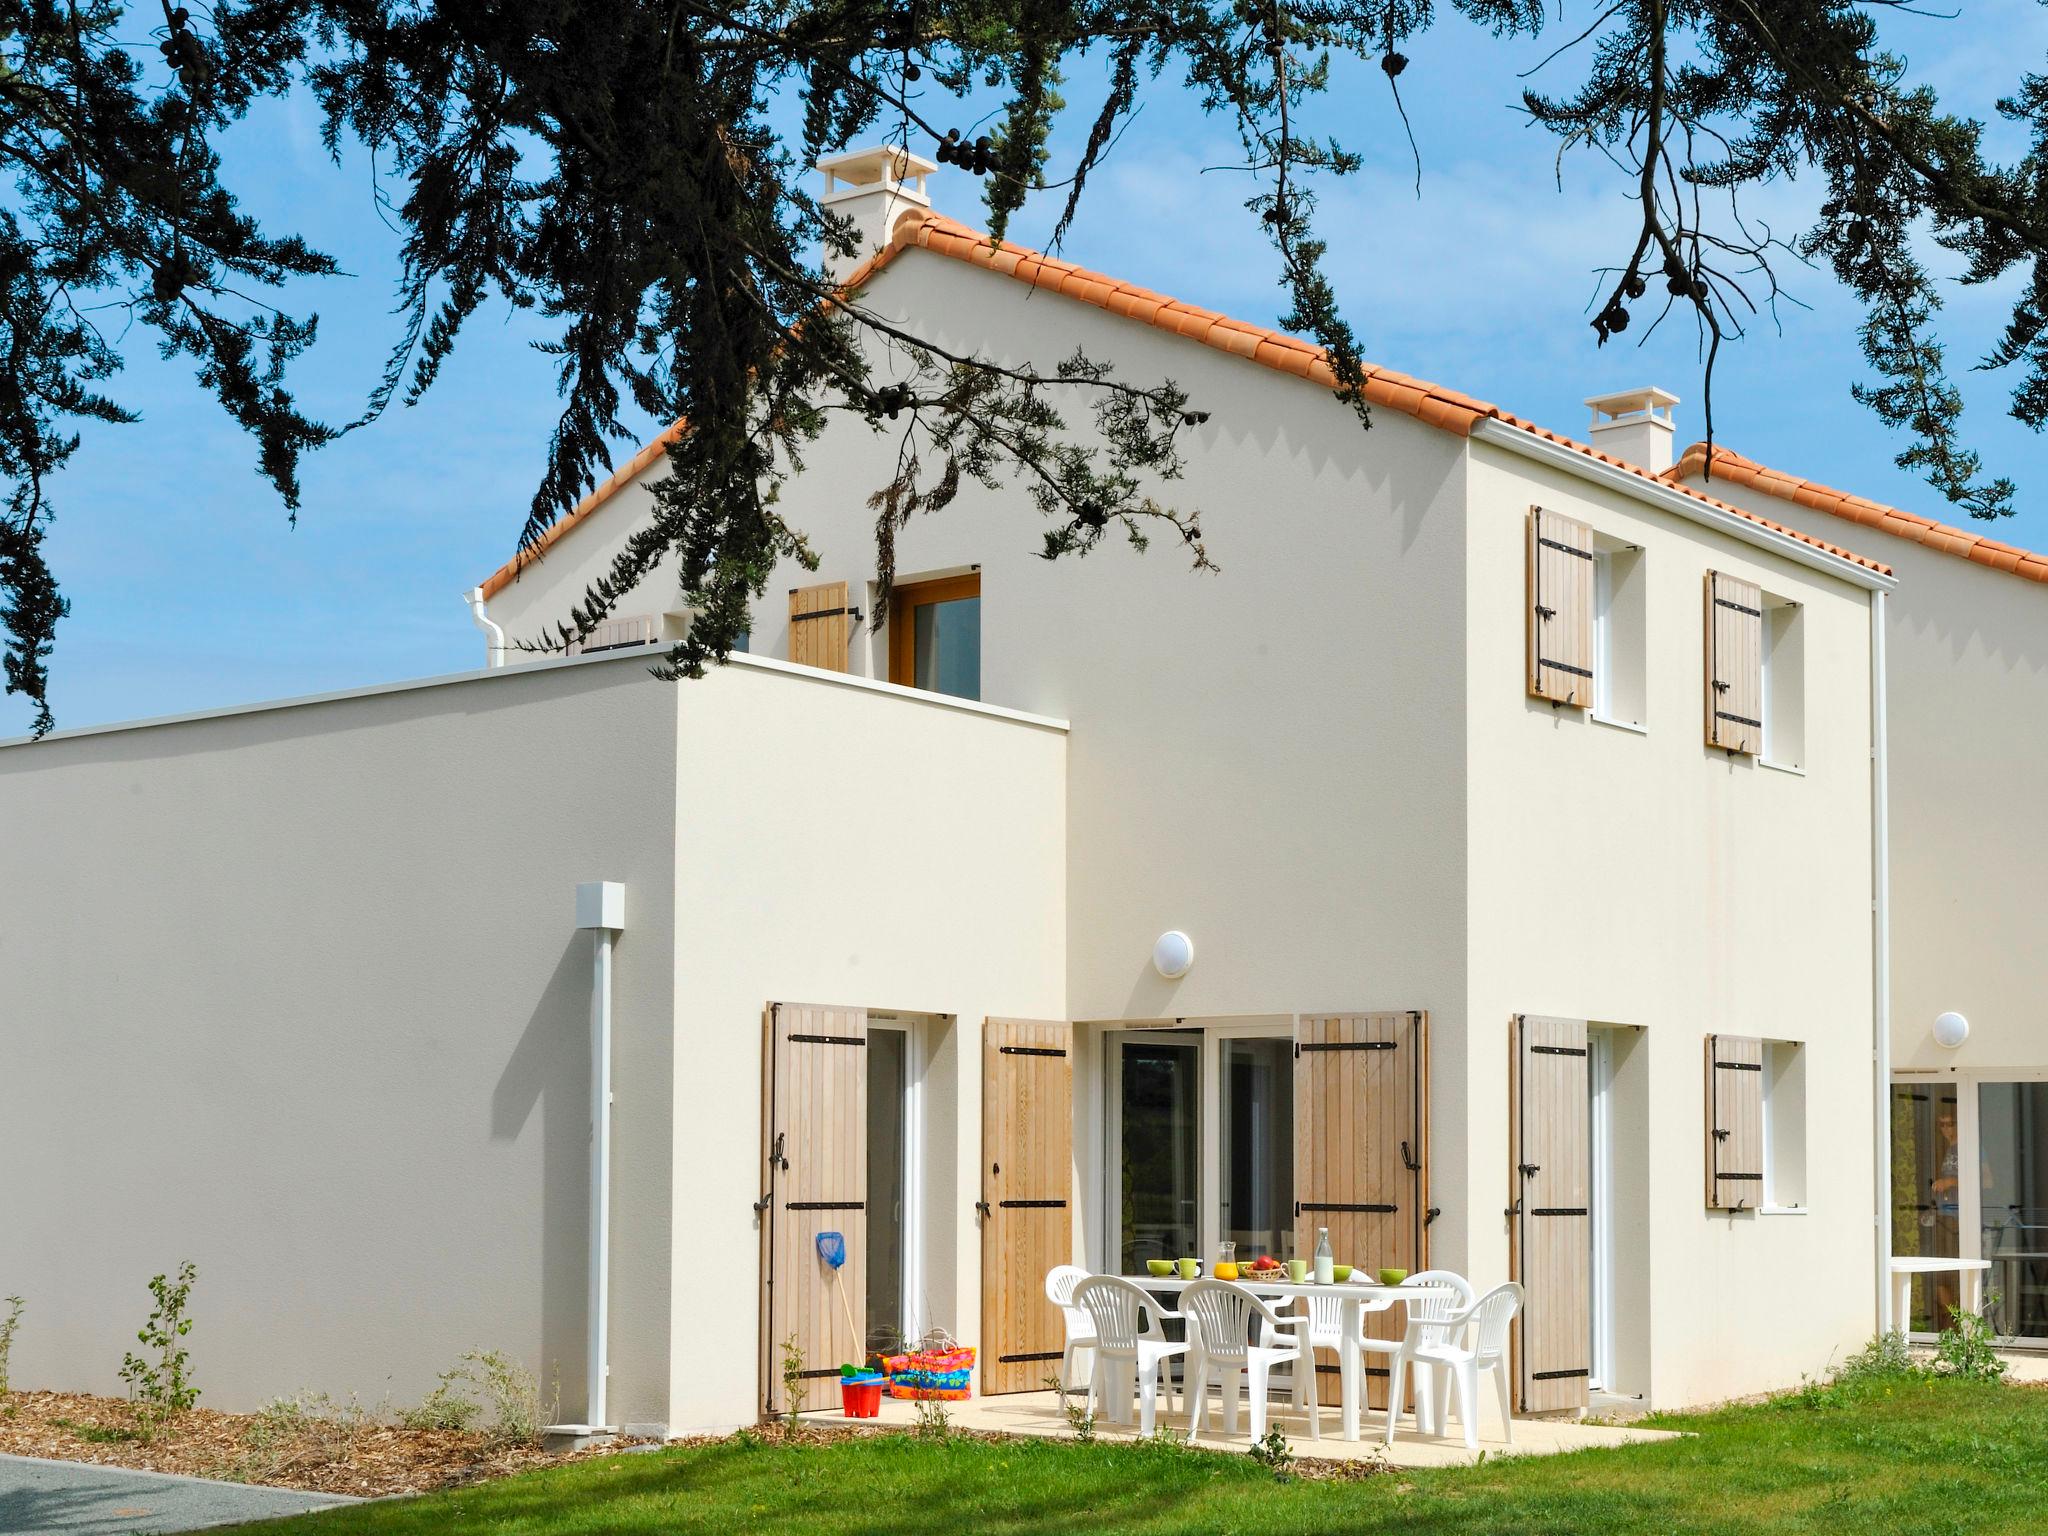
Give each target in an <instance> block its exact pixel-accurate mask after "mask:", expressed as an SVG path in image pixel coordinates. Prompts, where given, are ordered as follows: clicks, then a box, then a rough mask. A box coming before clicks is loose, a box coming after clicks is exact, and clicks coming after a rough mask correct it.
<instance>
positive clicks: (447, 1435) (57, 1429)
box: [0, 1392, 627, 1498]
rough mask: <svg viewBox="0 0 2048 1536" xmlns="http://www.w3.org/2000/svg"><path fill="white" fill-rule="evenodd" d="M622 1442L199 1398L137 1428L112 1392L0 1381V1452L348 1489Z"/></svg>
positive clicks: (488, 1470) (561, 1456)
mask: <svg viewBox="0 0 2048 1536" xmlns="http://www.w3.org/2000/svg"><path fill="white" fill-rule="evenodd" d="M624 1443H627V1442H621V1441H614V1442H612V1443H611V1444H610V1445H608V1446H605V1447H602V1448H599V1449H595V1450H588V1451H571V1452H553V1451H546V1450H542V1449H541V1448H540V1447H539V1446H537V1445H503V1444H498V1443H494V1441H493V1439H492V1437H491V1436H489V1435H486V1434H481V1433H476V1432H471V1431H465V1430H446V1429H406V1428H403V1427H402V1426H400V1425H396V1424H388V1423H381V1422H377V1421H374V1420H370V1419H367V1418H361V1419H353V1420H352V1419H350V1418H348V1417H346V1416H344V1417H340V1418H336V1417H323V1416H318V1415H306V1416H299V1417H296V1418H287V1419H284V1420H280V1419H278V1418H277V1417H275V1416H266V1415H262V1414H253V1413H216V1412H214V1411H213V1410H212V1409H210V1408H192V1409H188V1410H187V1411H186V1412H184V1413H182V1414H180V1415H178V1417H177V1418H176V1419H175V1420H173V1421H172V1423H171V1424H170V1425H168V1426H167V1427H165V1428H164V1429H163V1430H161V1431H160V1432H159V1433H158V1434H157V1435H156V1436H155V1437H154V1438H153V1439H148V1440H144V1439H142V1438H140V1436H139V1432H138V1430H137V1427H136V1418H135V1413H134V1410H133V1408H132V1407H131V1406H130V1405H129V1404H128V1403H127V1402H126V1401H125V1400H123V1399H121V1398H118V1397H94V1396H90V1395H88V1394H85V1393H78V1392H10V1393H8V1394H7V1396H5V1397H4V1398H0V1452H6V1453H7V1454H9V1455H14V1456H46V1457H52V1458H55V1459H56V1460H59V1461H91V1462H97V1463H99V1464H100V1465H102V1466H109V1467H138V1468H141V1469H143V1470H145V1471H149V1472H176V1473H181V1474H183V1475H185V1476H187V1477H212V1478H220V1479H223V1480H225V1481H228V1482H237V1483H262V1484H267V1485H268V1486H271V1487H274V1488H299V1489H306V1490H310V1491H312V1492H316V1493H345V1494H353V1495H355V1496H357V1497H359V1498H376V1497H378V1496H380V1495H384V1494H393V1493H425V1492H428V1491H430V1490H432V1489H436V1488H452V1487H458V1486H460V1485H462V1484H464V1483H473V1482H480V1481H482V1480H483V1479H485V1478H493V1477H505V1476H509V1475H510V1474H511V1473H514V1472H526V1471H531V1470H532V1469H534V1468H536V1467H549V1466H559V1465H562V1464H564V1463H567V1462H571V1461H577V1460H581V1459H583V1458H584V1457H588V1456H597V1455H604V1454H607V1453H608V1452H609V1451H612V1450H616V1449H617V1448H618V1447H619V1445H621V1444H624Z"/></svg>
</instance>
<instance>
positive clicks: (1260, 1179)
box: [1219, 1036, 1294, 1259]
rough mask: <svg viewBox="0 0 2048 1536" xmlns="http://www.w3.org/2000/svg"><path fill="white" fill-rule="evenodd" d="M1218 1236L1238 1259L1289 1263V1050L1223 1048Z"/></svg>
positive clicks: (1276, 1043)
mask: <svg viewBox="0 0 2048 1536" xmlns="http://www.w3.org/2000/svg"><path fill="white" fill-rule="evenodd" d="M1221 1046H1222V1071H1223V1081H1222V1117H1221V1119H1222V1123H1221V1126H1220V1129H1221V1132H1222V1138H1221V1140H1222V1145H1221V1154H1222V1163H1223V1166H1222V1169H1221V1178H1220V1180H1219V1182H1220V1183H1221V1184H1222V1186H1223V1207H1222V1212H1221V1215H1222V1221H1221V1223H1220V1226H1221V1228H1222V1232H1223V1237H1224V1239H1225V1240H1226V1241H1228V1242H1234V1243H1236V1244H1237V1254H1238V1257H1239V1258H1241V1259H1255V1258H1257V1257H1258V1256H1259V1255H1260V1254H1262V1253H1270V1254H1271V1255H1272V1256H1273V1257H1274V1258H1276V1259H1286V1258H1292V1257H1293V1256H1294V1045H1293V1042H1292V1041H1291V1040H1286V1039H1238V1038H1232V1037H1228V1036H1226V1037H1225V1038H1224V1039H1223V1040H1222V1042H1221Z"/></svg>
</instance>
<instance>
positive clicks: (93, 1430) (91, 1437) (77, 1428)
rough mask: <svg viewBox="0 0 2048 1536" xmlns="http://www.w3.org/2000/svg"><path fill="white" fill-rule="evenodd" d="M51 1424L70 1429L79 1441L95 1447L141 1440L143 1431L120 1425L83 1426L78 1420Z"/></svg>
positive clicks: (54, 1420) (52, 1421) (57, 1421)
mask: <svg viewBox="0 0 2048 1536" xmlns="http://www.w3.org/2000/svg"><path fill="white" fill-rule="evenodd" d="M50 1422H51V1423H52V1424H54V1425H56V1426H57V1427H58V1428H59V1429H68V1430H70V1431H71V1433H72V1434H74V1435H76V1436H77V1437H78V1438H79V1439H81V1440H84V1441H87V1442H89V1443H90V1444H93V1445H114V1444H117V1443H119V1442H121V1441H124V1440H140V1439H141V1438H142V1431H140V1430H137V1429H127V1428H124V1427H123V1426H121V1425H119V1424H81V1423H79V1422H78V1421H77V1420H76V1419H52V1420H50Z"/></svg>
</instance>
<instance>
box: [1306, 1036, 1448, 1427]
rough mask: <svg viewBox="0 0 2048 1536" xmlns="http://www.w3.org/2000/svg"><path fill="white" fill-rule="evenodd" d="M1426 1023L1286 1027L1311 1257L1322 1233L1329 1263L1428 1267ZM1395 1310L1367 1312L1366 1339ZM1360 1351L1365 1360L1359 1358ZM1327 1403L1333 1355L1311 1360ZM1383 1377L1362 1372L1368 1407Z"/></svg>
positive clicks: (1387, 1331) (1383, 1327)
mask: <svg viewBox="0 0 2048 1536" xmlns="http://www.w3.org/2000/svg"><path fill="white" fill-rule="evenodd" d="M1428 1032H1429V1031H1428V1022H1427V1020H1426V1018H1425V1016H1424V1015H1423V1014H1421V1013H1337V1014H1307V1015H1303V1016H1301V1017H1299V1018H1297V1019H1296V1020H1295V1023H1294V1202H1295V1203H1294V1218H1295V1234H1294V1236H1295V1252H1296V1253H1297V1254H1298V1255H1299V1256H1300V1257H1302V1258H1307V1259H1310V1260H1313V1258H1314V1256H1315V1248H1316V1228H1317V1227H1328V1228H1329V1229H1330V1251H1331V1252H1332V1254H1334V1255H1335V1257H1336V1260H1337V1262H1338V1263H1340V1264H1353V1265H1357V1266H1359V1267H1361V1268H1364V1269H1369V1270H1378V1269H1393V1268H1399V1269H1406V1270H1410V1271H1415V1270H1421V1269H1426V1268H1428V1267H1429V1264H1428V1257H1429V1223H1430V1219H1431V1215H1432V1213H1431V1211H1430V1209H1429V1168H1428V1163H1429V1155H1428V1148H1429V1063H1428V1047H1427V1041H1428ZM1406 1325H1407V1319H1406V1318H1405V1317H1404V1316H1403V1314H1402V1309H1401V1308H1399V1307H1394V1308H1390V1309H1388V1310H1387V1311H1385V1312H1369V1313H1367V1314H1366V1317H1365V1330H1366V1332H1367V1334H1368V1335H1370V1336H1372V1337H1375V1338H1394V1339H1398V1338H1399V1337H1400V1336H1401V1331H1402V1329H1403V1328H1405V1327H1406ZM1370 1358H1371V1357H1370V1356H1368V1359H1370ZM1316 1371H1317V1373H1318V1381H1319V1383H1320V1385H1321V1387H1322V1397H1323V1400H1324V1401H1325V1402H1331V1403H1334V1402H1336V1401H1337V1400H1338V1395H1339V1388H1340V1382H1339V1381H1338V1377H1337V1357H1336V1354H1335V1353H1334V1352H1333V1351H1328V1350H1325V1351H1323V1352H1322V1353H1321V1356H1320V1357H1319V1358H1318V1360H1317V1362H1316ZM1386 1377H1387V1372H1386V1371H1385V1369H1384V1368H1381V1367H1368V1369H1367V1371H1366V1392H1367V1402H1368V1403H1369V1404H1370V1405H1371V1406H1372V1407H1375V1408H1384V1407H1385V1406H1386V1404H1387V1382H1386Z"/></svg>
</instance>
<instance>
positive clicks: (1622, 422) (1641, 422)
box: [1586, 389, 1678, 475]
mask: <svg viewBox="0 0 2048 1536" xmlns="http://www.w3.org/2000/svg"><path fill="white" fill-rule="evenodd" d="M1586 404H1588V405H1590V406H1591V407H1592V408H1593V431H1592V438H1593V446H1594V447H1595V448H1597V449H1599V450H1600V451H1601V452H1602V453H1607V454H1612V455H1613V456H1614V457H1615V458H1617V459H1625V460H1627V461H1628V462H1629V463H1631V464H1633V465H1635V466H1636V467H1637V468H1638V469H1647V470H1648V471H1649V472H1650V473H1651V474H1653V475H1661V474H1663V473H1664V471H1665V470H1667V469H1669V468H1670V467H1671V440H1672V432H1673V430H1674V428H1673V424H1672V420H1671V407H1673V406H1674V405H1676V404H1678V396H1676V395H1674V394H1670V393H1668V392H1666V391H1664V390H1661V389H1624V390H1618V391H1616V392H1615V393H1614V394H1611V395H1592V396H1589V397H1588V398H1587V400H1586Z"/></svg>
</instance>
